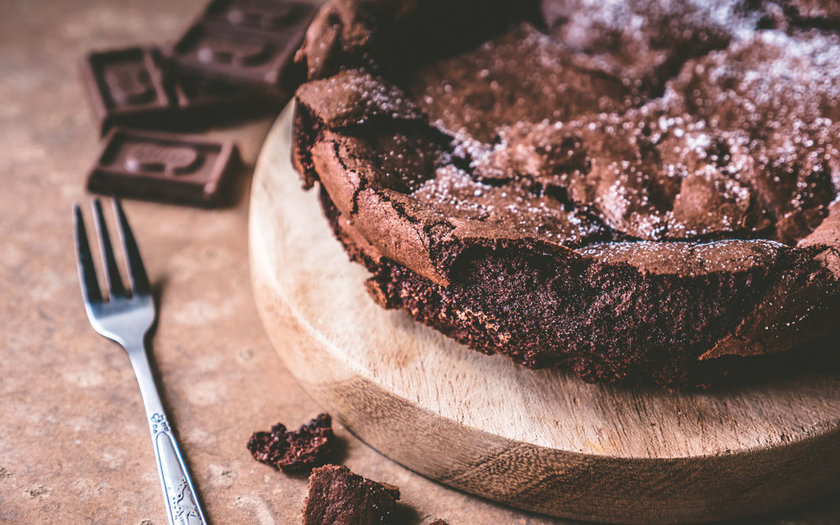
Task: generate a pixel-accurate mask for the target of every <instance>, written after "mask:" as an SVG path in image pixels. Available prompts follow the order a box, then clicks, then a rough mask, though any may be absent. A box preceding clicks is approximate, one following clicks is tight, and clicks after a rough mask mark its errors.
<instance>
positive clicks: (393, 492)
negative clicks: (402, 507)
mask: <svg viewBox="0 0 840 525" xmlns="http://www.w3.org/2000/svg"><path fill="white" fill-rule="evenodd" d="M398 499H400V489H399V488H398V487H395V486H393V485H388V484H385V483H378V482H376V481H372V480H369V479H367V478H363V477H362V476H359V475H358V474H354V473H353V472H351V471H350V469H348V468H347V467H339V466H337V465H327V466H325V467H320V468H316V469H315V470H313V471H312V475H311V476H309V493H308V494H307V495H306V501H305V502H304V507H303V523H304V525H323V524H325V523H332V524H348V525H349V524H351V523H358V524H361V523H364V524H370V525H375V524H381V525H386V524H390V523H396V516H395V514H396V508H397V500H398Z"/></svg>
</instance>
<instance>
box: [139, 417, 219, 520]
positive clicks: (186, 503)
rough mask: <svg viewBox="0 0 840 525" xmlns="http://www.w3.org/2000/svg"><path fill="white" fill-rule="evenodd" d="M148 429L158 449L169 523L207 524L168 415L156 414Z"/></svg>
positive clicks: (157, 457)
mask: <svg viewBox="0 0 840 525" xmlns="http://www.w3.org/2000/svg"><path fill="white" fill-rule="evenodd" d="M149 428H150V429H151V431H152V441H153V442H154V446H155V459H156V460H157V467H158V472H159V473H160V477H161V483H162V485H163V486H162V488H163V492H164V498H165V499H166V507H167V511H168V512H169V521H170V523H173V524H177V525H204V524H206V523H207V522H206V521H205V520H204V516H203V515H202V512H201V508H200V507H199V506H198V498H197V497H196V495H195V491H194V490H193V486H192V482H191V481H190V476H189V474H188V473H187V468H186V466H185V465H184V460H183V458H182V457H181V452H180V450H179V449H178V443H177V442H176V441H175V436H174V435H172V430H171V429H170V428H169V422H168V421H167V420H166V415H164V414H163V413H162V412H155V413H154V414H152V415H151V416H150V417H149Z"/></svg>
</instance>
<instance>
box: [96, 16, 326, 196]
mask: <svg viewBox="0 0 840 525" xmlns="http://www.w3.org/2000/svg"><path fill="white" fill-rule="evenodd" d="M316 7H317V6H316V5H315V4H312V3H305V2H290V1H282V0H213V1H211V2H210V4H209V5H208V6H207V7H206V8H205V9H204V11H203V13H202V14H201V15H200V16H199V17H198V19H197V20H196V21H195V22H194V23H193V24H192V25H191V26H190V27H189V28H188V29H187V30H186V31H185V33H184V34H183V36H181V38H179V39H178V40H177V41H176V43H175V44H174V45H166V46H158V45H144V46H137V47H130V48H126V49H113V50H105V51H97V52H92V53H89V54H88V55H87V56H85V57H84V59H83V61H82V79H83V81H84V84H85V87H86V90H87V92H88V95H89V98H90V101H91V105H92V108H93V114H94V118H95V121H96V124H97V126H98V130H99V133H100V135H101V136H104V139H103V145H102V149H101V152H100V154H99V156H98V158H97V161H96V164H95V165H94V167H93V168H92V169H91V171H90V174H89V176H88V182H87V186H88V189H89V190H90V191H92V192H95V193H103V194H109V195H119V196H131V197H138V198H146V199H153V200H160V201H166V202H177V203H186V204H195V205H201V206H213V205H218V204H220V203H221V202H222V201H223V197H224V195H225V193H226V192H225V190H226V188H227V187H228V184H229V182H230V179H231V177H232V175H233V173H234V171H235V167H236V164H237V162H238V153H237V149H236V146H235V145H234V144H233V143H232V142H231V141H225V142H211V141H207V140H204V139H201V138H200V137H196V136H195V135H188V134H184V133H188V132H198V131H201V130H202V129H204V128H206V127H209V126H219V125H224V124H228V123H234V122H241V121H243V120H247V119H251V118H258V117H264V116H270V115H273V114H276V113H277V112H279V110H280V109H281V108H282V104H283V103H284V102H285V101H286V100H287V99H288V97H289V95H290V94H291V93H292V91H293V90H294V88H295V87H296V85H297V83H299V82H300V81H301V80H302V77H303V73H302V72H300V71H298V70H296V68H295V65H294V63H293V60H292V59H293V57H294V54H295V51H296V50H297V48H298V46H299V45H300V42H301V40H302V39H303V33H304V31H305V30H306V27H307V25H308V24H309V21H310V20H311V18H312V16H313V15H314V13H315V10H316Z"/></svg>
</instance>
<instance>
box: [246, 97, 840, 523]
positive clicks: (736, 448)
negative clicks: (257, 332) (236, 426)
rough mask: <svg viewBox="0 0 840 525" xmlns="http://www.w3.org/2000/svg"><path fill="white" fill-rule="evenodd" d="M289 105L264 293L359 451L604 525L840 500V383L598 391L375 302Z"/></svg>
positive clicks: (290, 352)
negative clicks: (293, 158) (316, 185)
mask: <svg viewBox="0 0 840 525" xmlns="http://www.w3.org/2000/svg"><path fill="white" fill-rule="evenodd" d="M290 139H291V106H290V107H289V108H287V109H286V111H285V112H284V113H283V115H281V117H280V119H279V120H278V121H277V123H276V124H275V125H274V128H273V129H272V131H271V132H270V134H269V136H268V138H267V140H266V143H265V146H264V149H263V152H262V154H261V157H260V160H259V162H258V166H257V170H256V174H255V179H254V182H253V188H252V194H251V210H250V225H249V229H250V253H251V270H252V280H253V286H254V292H255V298H256V301H257V306H258V310H259V311H260V314H261V317H262V320H263V324H264V325H265V327H266V330H267V332H268V334H269V336H270V338H271V339H272V342H273V344H274V346H275V347H276V349H277V350H278V352H279V354H280V355H281V357H282V358H283V360H284V362H285V363H286V365H287V366H288V368H289V369H290V370H291V371H292V373H293V375H295V377H296V378H297V379H298V381H299V382H300V383H301V385H302V386H303V387H304V389H306V390H307V391H308V392H309V393H310V394H311V395H313V396H314V397H315V398H316V400H318V402H319V403H321V404H322V405H323V406H325V407H328V408H329V409H330V410H331V411H332V412H333V414H334V415H336V416H338V417H339V418H340V420H341V421H342V422H343V423H344V424H345V425H346V426H347V428H348V429H350V430H351V431H352V432H353V433H355V434H356V435H357V436H359V437H360V438H361V439H362V440H364V441H365V442H367V443H368V444H370V445H371V446H373V447H374V448H376V449H377V450H379V451H380V452H382V453H383V454H385V455H386V456H388V457H390V458H392V459H394V460H396V461H398V462H399V463H401V464H403V465H405V466H407V467H408V468H410V469H412V470H415V471H417V472H419V473H421V474H423V475H425V476H428V477H430V478H432V479H435V480H438V481H440V482H443V483H445V484H447V485H450V486H453V487H456V488H458V489H461V490H464V491H467V492H470V493H473V494H477V495H480V496H483V497H486V498H489V499H492V500H496V501H500V502H504V503H507V504H510V505H513V506H516V507H519V508H523V509H529V510H536V511H539V512H544V513H547V514H552V515H556V516H566V517H573V518H578V519H586V520H597V521H605V522H634V523H669V522H677V521H682V522H699V521H709V520H719V519H726V518H732V517H737V516H744V515H749V514H755V513H759V512H764V511H769V510H771V509H776V508H781V507H784V506H787V505H791V504H793V503H796V502H799V501H804V500H806V499H808V498H811V497H814V496H817V495H819V494H822V493H825V492H828V491H829V490H832V489H833V488H836V487H837V486H838V485H840V377H838V376H837V375H834V374H818V373H812V374H810V375H802V374H800V375H798V376H796V377H790V378H787V379H784V380H776V381H766V382H764V383H762V384H754V383H753V384H750V385H749V386H748V387H743V388H729V389H727V390H725V391H712V392H696V393H670V392H664V391H660V390H658V389H643V388H636V389H633V388H627V387H624V388H616V387H610V386H601V385H590V384H586V383H583V382H582V381H580V380H579V379H577V378H575V377H573V376H572V375H570V374H567V373H565V372H562V371H546V370H542V371H533V370H527V369H524V368H522V367H520V366H517V365H515V364H513V363H512V362H510V361H508V360H507V359H506V358H504V357H501V356H492V357H488V356H484V355H481V354H479V353H477V352H474V351H471V350H468V349H467V348H465V347H464V346H462V345H459V344H458V343H455V342H454V341H452V340H450V339H448V338H446V337H444V336H442V335H441V334H439V333H437V332H436V331H434V330H432V329H429V328H427V327H425V326H422V325H420V324H419V323H416V322H414V321H413V320H411V319H410V318H409V317H408V316H407V315H405V314H404V313H402V312H397V311H385V310H382V309H381V308H380V307H378V306H377V305H376V304H375V303H374V302H373V301H372V300H371V299H370V298H369V297H368V296H367V294H366V292H365V290H364V287H363V282H364V280H365V278H366V271H365V270H364V268H362V267H361V266H360V265H357V264H353V263H351V262H349V261H348V259H347V256H346V254H345V253H344V251H343V249H342V248H341V246H340V245H339V243H338V241H336V240H335V239H334V238H333V236H332V234H331V232H330V231H329V228H328V226H327V223H326V221H325V219H324V217H323V215H322V213H321V210H320V207H319V205H318V203H317V197H316V192H315V191H310V192H304V191H303V190H302V189H301V187H300V181H299V178H298V176H297V174H296V173H295V172H294V170H293V169H292V167H291V163H290V160H289V159H290Z"/></svg>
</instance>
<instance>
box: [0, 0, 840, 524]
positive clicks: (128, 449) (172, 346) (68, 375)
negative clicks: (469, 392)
mask: <svg viewBox="0 0 840 525" xmlns="http://www.w3.org/2000/svg"><path fill="white" fill-rule="evenodd" d="M202 4H203V0H189V1H187V0H183V1H180V2H167V1H164V0H142V1H134V0H132V1H119V2H116V1H112V2H108V1H105V0H61V1H59V0H53V1H51V2H50V1H46V0H20V1H16V0H1V1H0V170H2V171H0V173H2V176H1V177H2V178H0V297H2V300H0V345H2V350H0V352H2V353H0V421H2V425H0V522H2V523H33V524H41V523H59V522H64V523H68V524H82V523H95V524H111V523H125V524H130V525H152V524H157V525H163V524H165V523H166V518H165V515H164V509H163V505H162V502H161V495H160V489H159V486H158V481H157V474H156V472H155V468H154V463H153V457H152V451H151V443H150V440H149V434H148V430H147V427H146V423H145V420H144V416H143V410H142V406H141V403H140V395H139V391H138V389H137V386H136V384H135V382H134V378H133V374H132V372H131V369H130V367H129V364H128V361H127V359H126V357H125V355H124V353H123V352H122V350H120V349H119V348H118V347H117V346H116V345H114V344H112V343H110V342H109V341H107V340H105V339H104V338H102V337H100V336H99V335H97V334H95V333H94V332H93V330H92V329H91V328H90V326H89V324H88V322H87V319H86V318H85V315H84V311H83V309H82V306H81V299H80V294H79V289H78V283H77V279H76V270H75V261H74V258H75V255H74V253H73V242H72V230H71V214H70V210H71V206H72V204H73V203H75V202H83V203H87V202H88V201H89V197H88V195H86V193H85V191H84V189H83V186H84V178H85V173H86V171H87V169H88V168H89V166H90V163H91V162H92V160H93V158H94V155H95V153H96V151H97V149H98V146H97V142H98V141H97V137H96V133H95V132H94V126H93V124H92V120H91V118H90V115H89V112H88V107H87V101H86V100H85V98H84V94H83V92H82V87H81V83H80V81H79V79H78V72H77V63H78V60H79V58H80V57H81V56H82V54H83V53H84V52H85V51H87V50H90V49H96V48H108V47H113V46H124V45H130V44H137V43H147V42H165V41H167V40H169V39H172V38H174V37H175V36H177V35H178V33H179V32H180V31H181V30H182V29H183V28H184V27H185V25H186V24H188V23H189V20H190V19H191V18H192V17H193V16H195V14H196V13H197V12H198V11H199V10H200V8H201V6H202ZM268 124H269V123H268V122H260V123H254V124H251V125H248V126H242V127H240V128H238V129H227V130H215V131H212V132H211V133H210V135H211V136H214V137H222V136H230V137H234V138H236V140H237V142H238V144H239V146H240V149H241V151H242V153H243V156H244V157H245V159H246V161H248V162H249V163H253V161H254V159H255V158H256V155H257V153H258V151H259V146H260V142H261V139H262V137H263V135H264V133H265V131H266V129H267V126H268ZM248 179H249V173H248V170H243V173H241V176H240V184H239V190H238V192H237V194H236V196H235V204H234V205H232V206H230V207H228V208H225V209H221V210H199V209H192V208H184V207H177V206H169V205H159V204H153V203H145V202H135V201H129V202H127V203H126V209H127V213H128V215H129V218H130V220H131V221H132V224H133V225H134V229H135V233H136V235H137V237H138V239H139V242H140V246H141V249H142V250H143V253H144V256H145V259H146V263H147V268H148V270H149V273H150V276H151V278H152V280H153V281H154V282H156V283H158V284H159V285H160V286H161V289H162V308H161V314H160V321H159V326H158V331H157V334H156V336H155V338H154V343H153V359H154V361H155V362H156V364H157V368H158V370H159V373H160V376H161V378H162V381H163V385H164V387H163V390H164V392H163V393H164V396H165V398H166V400H167V406H168V408H169V413H170V417H171V419H172V420H173V422H174V424H175V427H176V429H177V430H178V431H179V433H180V437H181V442H182V447H183V450H184V453H185V455H186V456H187V460H188V462H189V463H190V464H191V466H192V471H193V477H194V481H195V483H196V484H197V486H198V489H199V491H200V493H201V495H202V499H203V501H204V504H205V508H206V510H207V513H208V515H209V518H210V519H211V521H212V522H213V523H216V524H228V523H233V524H237V523H257V524H271V523H296V522H297V521H298V516H299V511H300V508H301V505H302V501H303V496H304V493H305V488H306V480H305V478H303V477H289V476H285V475H283V474H280V473H277V472H274V471H273V470H271V469H270V468H268V467H265V466H263V465H260V464H258V463H256V462H255V461H253V460H252V459H251V457H250V455H249V454H248V452H247V450H246V449H245V443H246V442H247V440H248V437H249V436H250V434H251V432H253V431H254V430H257V429H267V428H268V427H269V426H270V425H271V424H273V423H275V422H277V421H283V422H285V423H286V424H287V425H288V426H297V425H299V424H301V423H303V422H304V421H306V420H308V419H309V418H310V417H311V416H313V415H314V414H316V413H317V412H318V406H317V405H316V404H315V403H314V402H313V401H312V400H311V399H310V398H309V397H308V396H307V395H306V394H305V393H304V392H303V391H302V390H301V389H300V388H299V387H298V385H297V384H296V383H295V381H294V379H293V378H292V377H291V376H290V375H289V373H288V372H287V371H286V370H285V368H284V367H283V365H282V363H281V362H280V360H279V359H278V358H277V356H276V355H275V353H274V351H273V350H272V348H271V347H270V346H269V344H268V340H267V339H266V337H265V335H264V334H263V331H262V327H261V326H260V324H259V320H258V319H257V315H256V311H255V308H254V305H253V300H252V297H251V291H250V283H249V276H248V261H247V237H246V227H247V206H248V202H247V184H248ZM86 213H87V210H86ZM88 219H89V224H90V215H89V214H88ZM336 433H337V434H338V436H339V437H340V438H341V440H342V442H343V443H344V445H345V446H344V451H343V454H342V456H343V458H344V461H345V463H346V464H347V465H348V466H349V467H350V468H352V469H353V470H355V471H357V472H359V473H360V474H363V475H365V476H368V477H372V478H374V479H378V480H382V481H387V482H389V483H393V484H396V485H399V486H400V487H401V489H402V492H403V501H404V503H405V505H404V506H403V512H404V518H405V521H406V522H407V523H423V522H427V521H429V520H430V519H431V518H432V517H441V518H445V519H447V520H449V522H450V523H451V524H452V525H457V524H473V523H519V524H535V525H536V524H549V523H557V524H563V523H569V522H567V521H562V520H552V519H549V518H545V517H541V516H535V515H529V514H526V513H522V512H518V511H515V510H512V509H508V508H505V507H501V506H498V505H495V504H492V503H488V502H485V501H482V500H480V499H477V498H474V497H470V496H466V495H464V494H461V493H458V492H455V491H452V490H449V489H447V488H445V487H443V486H441V485H438V484H436V483H434V482H431V481H428V480H426V479H424V478H422V477H420V476H418V475H416V474H414V473H412V472H410V471H408V470H406V469H404V468H402V467H400V466H399V465H397V464H395V463H393V462H391V461H389V460H387V459H385V458H384V457H382V456H380V455H378V454H377V453H376V452H375V451H374V450H372V449H370V448H369V447H367V446H366V445H364V444H363V443H361V442H360V441H358V440H357V439H355V438H354V437H353V436H352V435H350V434H349V433H348V432H347V431H346V430H344V429H343V428H342V427H341V426H340V425H337V429H336ZM838 453H840V451H838ZM838 496H840V495H837V494H834V495H832V497H827V498H823V499H821V500H819V501H815V502H813V503H810V504H808V505H804V506H801V507H799V508H796V509H790V510H788V511H785V512H783V513H779V514H776V515H773V516H763V517H759V518H756V519H754V520H750V523H755V524H758V523H769V524H778V525H781V524H806V523H807V524H820V523H825V524H828V523H838V521H840V502H836V501H835V500H838V501H840V497H838Z"/></svg>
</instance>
